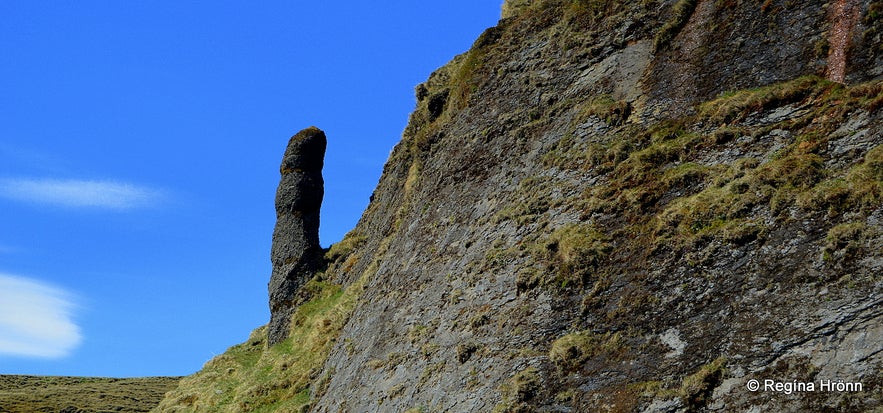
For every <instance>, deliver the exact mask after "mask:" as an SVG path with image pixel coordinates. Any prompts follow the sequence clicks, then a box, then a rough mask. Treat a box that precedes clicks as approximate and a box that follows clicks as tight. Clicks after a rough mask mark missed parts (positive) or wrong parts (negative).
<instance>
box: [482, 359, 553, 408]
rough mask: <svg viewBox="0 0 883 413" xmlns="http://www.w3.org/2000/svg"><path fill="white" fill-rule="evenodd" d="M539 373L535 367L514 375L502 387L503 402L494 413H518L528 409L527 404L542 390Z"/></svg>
mask: <svg viewBox="0 0 883 413" xmlns="http://www.w3.org/2000/svg"><path fill="white" fill-rule="evenodd" d="M540 383H541V380H540V376H539V371H538V370H537V369H536V368H534V367H528V368H526V369H524V370H522V371H519V372H518V373H516V374H515V375H513V376H512V377H511V378H509V380H507V381H506V383H504V384H503V385H502V386H500V392H501V393H502V394H503V401H502V402H501V403H499V404H497V405H496V406H495V407H494V409H493V412H494V413H516V412H524V411H526V410H525V409H527V404H526V402H529V401H530V400H533V399H534V398H535V397H536V396H537V395H538V393H539V392H540V390H542V388H541V385H540Z"/></svg>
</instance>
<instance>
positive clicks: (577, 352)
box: [549, 331, 626, 372]
mask: <svg viewBox="0 0 883 413" xmlns="http://www.w3.org/2000/svg"><path fill="white" fill-rule="evenodd" d="M625 349H626V346H625V342H624V340H623V338H622V336H621V335H620V333H604V334H596V333H593V332H591V331H580V332H577V333H571V334H567V335H565V336H563V337H561V338H559V339H557V340H555V341H554V342H552V346H551V347H550V349H549V360H551V361H552V363H555V365H556V366H558V368H560V369H561V370H562V371H564V372H574V371H578V370H579V369H580V368H581V367H582V365H583V364H584V363H585V362H586V361H587V360H589V359H592V358H595V357H602V356H603V357H607V358H617V357H619V356H620V355H621V354H622V353H623V352H624V350H625Z"/></svg>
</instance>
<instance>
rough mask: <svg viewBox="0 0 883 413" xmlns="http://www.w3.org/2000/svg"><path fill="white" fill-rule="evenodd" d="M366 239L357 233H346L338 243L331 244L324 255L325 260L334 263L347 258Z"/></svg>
mask: <svg viewBox="0 0 883 413" xmlns="http://www.w3.org/2000/svg"><path fill="white" fill-rule="evenodd" d="M367 239H368V238H367V237H366V236H364V235H362V234H360V233H358V232H357V231H355V230H353V231H350V232H348V233H347V234H346V235H345V236H344V237H343V239H342V240H340V242H338V243H336V244H332V245H331V247H330V248H328V251H327V252H326V253H325V260H326V261H329V262H336V261H339V260H341V259H345V258H347V257H348V256H349V255H350V254H352V252H353V251H355V250H356V249H357V248H359V247H361V246H362V245H363V244H364V243H365V241H366V240H367Z"/></svg>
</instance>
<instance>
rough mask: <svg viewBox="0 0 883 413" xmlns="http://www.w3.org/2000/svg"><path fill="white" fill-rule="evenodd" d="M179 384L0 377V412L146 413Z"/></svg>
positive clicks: (145, 379) (155, 380) (169, 381)
mask: <svg viewBox="0 0 883 413" xmlns="http://www.w3.org/2000/svg"><path fill="white" fill-rule="evenodd" d="M178 380H179V379H178V378H177V377H143V378H130V379H111V378H91V377H43V376H0V412H2V413H18V412H22V413H24V412H53V413H54V412H62V411H64V412H77V413H86V412H146V411H150V409H152V408H153V407H155V406H156V405H157V404H159V401H160V400H162V398H163V395H164V394H165V393H166V392H167V391H169V390H171V389H173V388H175V386H177V384H178Z"/></svg>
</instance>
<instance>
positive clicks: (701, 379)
mask: <svg viewBox="0 0 883 413" xmlns="http://www.w3.org/2000/svg"><path fill="white" fill-rule="evenodd" d="M726 364H727V358H726V357H718V358H717V359H715V360H714V361H712V362H711V363H708V364H706V365H704V366H702V367H700V368H699V370H698V371H697V372H696V373H693V374H691V375H689V376H687V377H685V378H684V380H683V381H682V382H681V387H680V389H679V391H678V393H679V394H680V396H681V397H682V398H683V399H684V402H685V403H686V404H687V406H689V408H690V411H695V410H696V409H699V408H701V407H702V406H705V405H706V403H708V400H709V399H710V398H711V394H712V392H713V391H714V388H715V387H717V386H718V385H719V384H720V382H721V380H722V379H723V374H724V368H725V367H726Z"/></svg>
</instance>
